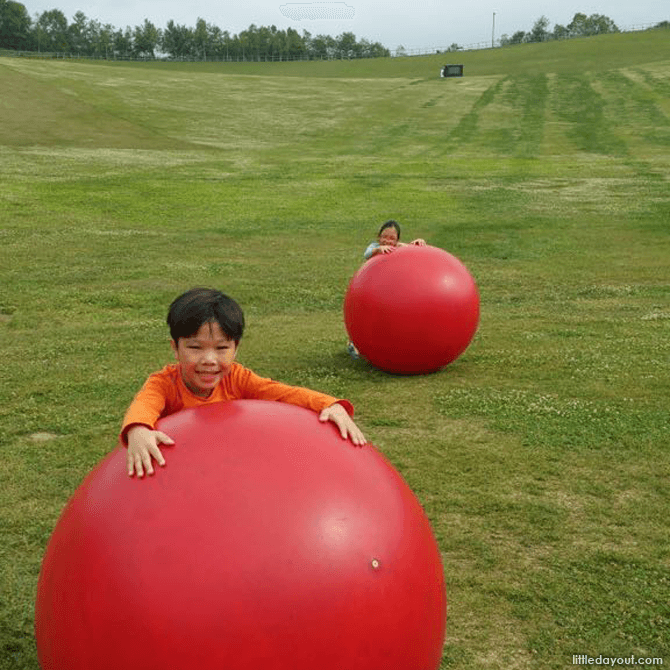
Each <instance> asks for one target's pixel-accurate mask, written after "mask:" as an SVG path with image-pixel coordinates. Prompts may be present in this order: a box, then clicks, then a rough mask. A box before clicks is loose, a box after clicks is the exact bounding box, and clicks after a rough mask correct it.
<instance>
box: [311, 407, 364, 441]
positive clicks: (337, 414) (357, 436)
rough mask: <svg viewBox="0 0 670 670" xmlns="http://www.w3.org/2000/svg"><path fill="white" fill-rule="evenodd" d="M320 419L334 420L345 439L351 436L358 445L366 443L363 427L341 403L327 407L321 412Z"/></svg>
mask: <svg viewBox="0 0 670 670" xmlns="http://www.w3.org/2000/svg"><path fill="white" fill-rule="evenodd" d="M319 421H332V422H333V423H334V424H335V425H336V426H337V427H338V428H339V429H340V435H342V437H343V438H344V439H345V440H346V439H347V438H349V439H350V440H351V441H352V442H353V444H354V445H355V446H357V447H362V446H363V445H364V444H365V443H366V440H365V436H364V435H363V433H362V432H361V429H360V428H359V427H358V426H357V425H356V424H355V423H354V420H353V419H352V418H351V417H350V416H349V414H348V413H347V410H346V409H344V407H342V405H340V404H339V403H335V404H333V405H331V406H330V407H326V409H324V410H323V411H322V412H321V414H319Z"/></svg>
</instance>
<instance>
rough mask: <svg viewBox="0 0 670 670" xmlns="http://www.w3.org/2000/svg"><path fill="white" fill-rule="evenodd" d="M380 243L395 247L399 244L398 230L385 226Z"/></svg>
mask: <svg viewBox="0 0 670 670" xmlns="http://www.w3.org/2000/svg"><path fill="white" fill-rule="evenodd" d="M379 244H381V245H382V246H389V247H395V245H396V244H398V232H397V231H396V229H395V228H384V230H382V232H381V234H380V235H379Z"/></svg>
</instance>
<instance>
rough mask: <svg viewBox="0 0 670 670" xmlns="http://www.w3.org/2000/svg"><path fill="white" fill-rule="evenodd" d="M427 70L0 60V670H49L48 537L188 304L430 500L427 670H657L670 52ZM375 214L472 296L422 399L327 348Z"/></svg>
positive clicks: (662, 647)
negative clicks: (433, 641)
mask: <svg viewBox="0 0 670 670" xmlns="http://www.w3.org/2000/svg"><path fill="white" fill-rule="evenodd" d="M445 58H446V56H431V57H425V58H404V59H382V60H374V61H352V62H344V63H342V62H324V63H286V64H188V65H185V64H168V63H156V64H128V63H88V62H77V61H39V60H27V59H7V58H5V59H0V91H2V92H3V93H2V95H1V96H0V170H1V174H2V178H1V179H2V188H0V279H1V281H0V341H1V342H2V351H3V359H4V363H3V372H2V377H1V379H0V524H1V525H0V532H1V538H0V669H2V670H38V664H37V660H36V652H35V648H34V638H33V629H32V626H33V607H34V595H35V586H36V581H37V576H38V572H39V567H40V561H41V558H42V554H43V551H44V548H45V546H46V543H47V541H48V538H49V536H50V533H51V531H52V529H53V527H54V524H55V522H56V520H57V518H58V515H59V513H60V511H61V509H62V507H63V505H64V504H65V502H66V500H67V499H68V497H69V496H70V495H71V493H72V492H73V491H74V489H75V488H76V486H77V485H78V484H79V483H80V481H81V480H82V479H83V477H84V476H85V474H86V473H87V472H88V471H89V470H90V469H91V468H92V467H93V465H94V464H95V463H96V462H97V461H98V460H99V459H100V458H101V457H102V456H103V454H105V453H107V452H108V451H109V450H110V449H111V448H113V447H114V445H115V436H116V434H117V431H118V428H119V423H120V420H121V417H122V415H123V412H124V410H125V408H126V406H127V404H128V403H129V401H130V399H131V398H132V396H133V394H134V393H135V391H136V390H137V388H138V387H139V385H140V384H141V383H142V381H143V380H144V378H145V377H146V376H147V374H148V373H150V372H152V371H153V370H155V369H157V368H159V367H161V366H162V365H163V364H165V363H166V362H169V360H170V358H171V356H170V350H169V346H168V339H167V335H168V334H167V329H166V327H165V325H164V319H165V312H166V309H167V306H168V304H169V303H170V301H171V300H172V299H173V298H174V297H175V296H176V295H178V294H179V293H180V292H181V291H183V290H185V289H187V288H190V287H191V286H194V285H214V286H217V287H219V288H221V289H223V290H224V291H225V292H227V293H229V294H231V295H233V296H235V297H236V298H237V299H238V300H239V301H240V303H241V304H242V306H243V308H244V309H245V312H246V314H247V321H248V330H247V334H246V335H245V338H244V340H243V342H242V345H241V349H240V353H239V360H240V361H241V362H242V363H244V364H246V365H248V366H250V367H252V368H253V369H255V370H256V371H258V372H260V373H262V374H265V375H267V376H272V377H275V378H278V379H281V380H283V381H286V382H289V383H294V384H300V385H305V386H310V387H313V388H316V389H319V390H323V391H325V392H329V393H331V394H333V395H337V396H344V397H348V398H350V399H351V400H352V401H353V402H354V404H355V406H356V408H357V420H358V423H359V425H360V426H361V427H362V428H363V430H364V431H365V433H366V436H367V437H368V438H369V439H370V440H371V441H372V442H373V443H374V444H375V445H376V446H377V447H378V448H379V449H380V450H381V451H383V452H384V453H385V454H386V455H387V456H388V458H389V459H390V460H391V461H392V462H393V463H394V464H395V465H396V467H397V468H398V469H399V471H400V472H401V473H402V474H403V476H404V477H405V479H406V480H407V482H408V483H409V484H410V485H411V486H412V488H413V489H414V491H415V492H416V494H417V495H418V497H419V499H420V500H421V502H422V504H423V505H424V507H425V509H426V512H427V513H428V515H429V517H430V519H431V522H432V524H433V528H434V531H435V535H436V537H437V540H438V542H439V545H440V548H441V551H442V556H443V561H444V569H445V575H446V582H447V594H448V600H449V615H448V621H447V638H446V644H445V647H444V655H443V662H442V665H441V668H443V669H446V668H458V669H467V670H469V669H473V670H494V669H495V670H516V669H533V670H553V669H564V668H569V667H572V661H573V655H575V654H588V655H590V656H593V657H597V656H599V655H603V656H607V657H628V658H630V657H631V656H635V657H640V658H650V659H651V658H657V659H658V658H661V659H663V660H664V662H665V664H666V665H667V664H670V634H669V633H668V631H669V630H670V541H669V529H670V525H669V523H668V519H669V518H670V493H669V483H670V455H669V451H670V449H669V448H670V401H669V398H670V381H669V379H670V374H669V373H670V33H669V32H668V31H662V30H657V31H649V32H646V33H633V34H626V35H613V36H603V37H599V38H591V39H584V40H573V41H570V42H560V43H549V44H539V45H523V46H517V47H509V48H506V49H496V50H491V51H481V52H472V53H461V54H457V55H455V54H450V55H449V57H448V58H449V59H450V60H451V61H453V60H454V59H455V58H458V62H462V63H463V64H464V66H465V76H464V77H463V78H462V79H461V78H459V79H443V80H441V79H439V78H438V76H437V75H438V71H439V67H440V65H442V64H443V63H444V62H446V61H445ZM8 92H9V93H8ZM387 218H396V219H398V220H399V221H400V222H401V224H402V225H403V226H404V234H405V235H406V236H407V237H423V238H425V239H426V240H428V242H429V243H431V244H433V245H435V246H439V247H442V248H444V249H447V250H448V251H450V252H451V253H453V254H455V255H456V256H458V257H459V258H460V259H461V260H462V261H463V262H464V263H465V264H466V265H467V266H468V268H469V269H470V271H471V272H472V274H473V276H474V277H475V278H476V280H477V282H478V285H479V289H480V293H481V305H482V314H481V323H480V328H479V331H478V333H477V335H476V337H475V339H474V341H473V342H472V344H471V346H470V347H469V349H468V350H467V351H466V352H465V354H464V355H463V356H462V357H461V358H460V359H458V360H457V361H456V362H455V363H453V364H451V365H450V366H448V367H447V368H446V369H444V370H443V371H441V372H439V373H436V374H433V375H428V376H417V377H396V376H391V375H387V374H385V373H383V372H379V371H377V370H374V369H372V368H370V367H369V366H368V365H367V364H366V363H364V362H354V361H352V360H351V359H350V358H349V357H348V356H347V354H346V351H345V345H346V333H345V331H344V327H343V323H342V315H341V306H342V300H343V296H344V292H345V290H346V286H347V282H348V280H349V278H350V277H351V276H352V274H353V273H354V272H355V270H356V269H357V268H358V266H359V265H360V261H361V255H362V250H363V249H364V248H365V246H366V245H367V243H368V242H369V241H370V240H371V239H373V237H374V235H375V232H376V229H377V228H378V226H379V224H380V223H381V222H382V221H384V220H385V219H387ZM120 642H121V641H120ZM315 670H316V669H315ZM343 670H346V669H343ZM380 670H381V669H380ZM407 670H414V669H407Z"/></svg>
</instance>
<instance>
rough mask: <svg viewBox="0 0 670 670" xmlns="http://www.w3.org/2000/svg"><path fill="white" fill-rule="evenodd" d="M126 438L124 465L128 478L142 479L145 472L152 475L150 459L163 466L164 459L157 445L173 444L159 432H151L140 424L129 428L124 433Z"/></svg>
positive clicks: (169, 438)
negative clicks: (135, 475)
mask: <svg viewBox="0 0 670 670" xmlns="http://www.w3.org/2000/svg"><path fill="white" fill-rule="evenodd" d="M126 437H127V439H128V454H127V456H126V464H127V466H128V476H129V477H132V476H133V475H134V474H137V476H138V477H143V476H144V471H145V470H146V473H147V474H148V475H153V474H154V468H153V463H152V462H151V459H152V458H154V459H155V460H156V462H157V463H158V465H161V466H162V465H165V459H164V458H163V454H162V453H161V450H160V448H159V447H158V445H159V444H174V440H173V439H172V438H171V437H169V436H168V435H166V434H165V433H161V431H160V430H151V428H149V427H148V426H143V425H140V424H136V425H134V426H131V427H130V428H129V429H128V431H127V432H126Z"/></svg>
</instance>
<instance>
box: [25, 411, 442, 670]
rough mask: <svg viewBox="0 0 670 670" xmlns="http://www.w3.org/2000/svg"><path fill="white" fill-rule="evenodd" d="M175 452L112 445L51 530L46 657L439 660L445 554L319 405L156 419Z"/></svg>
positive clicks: (276, 662)
mask: <svg viewBox="0 0 670 670" xmlns="http://www.w3.org/2000/svg"><path fill="white" fill-rule="evenodd" d="M158 428H159V429H160V430H162V431H164V432H165V433H167V434H168V435H170V436H171V437H172V438H173V439H174V440H175V446H171V447H164V454H165V457H166V465H165V467H163V468H161V467H158V468H157V471H156V474H155V475H153V476H150V477H145V478H144V479H137V478H135V477H133V478H130V477H128V475H127V474H126V467H125V449H123V448H117V449H116V450H114V451H113V452H112V453H110V454H109V455H108V456H107V457H105V458H104V459H103V460H102V461H101V462H100V464H99V465H98V466H97V467H96V468H95V469H94V470H93V471H92V472H91V473H90V474H89V476H88V477H87V478H86V479H85V480H84V482H83V483H82V484H81V486H80V487H79V488H78V489H77V490H76V492H75V493H74V495H73V496H72V498H71V499H70V501H69V502H68V504H67V505H66V507H65V509H64V510H63V513H62V515H61V517H60V519H59V521H58V523H57V525H56V527H55V530H54V532H53V534H52V536H51V539H50V541H49V543H48V546H47V549H46V552H45V555H44V559H43V563H42V569H41V572H40V577H39V582H38V589H37V601H36V608H35V634H36V641H37V649H38V658H39V661H40V664H41V667H42V669H43V670H120V669H123V670H140V669H141V670H166V669H167V668H169V669H170V670H222V669H224V668H225V669H226V670H243V669H244V670H259V669H260V668H263V669H264V670H315V668H318V669H319V670H343V669H345V668H346V670H380V668H384V669H385V670H386V669H388V670H436V669H437V668H438V667H439V664H440V658H441V651H442V645H443V640H444V630H445V622H446V595H445V589H444V578H443V571H442V563H441V559H440V553H439V550H438V548H437V545H436V542H435V539H434V537H433V534H432V531H431V528H430V524H429V522H428V520H427V518H426V516H425V514H424V512H423V510H422V508H421V506H420V505H419V503H418V501H417V499H416V498H415V496H414V494H413V493H412V492H411V490H410V489H409V487H408V486H407V485H406V484H405V482H404V481H403V480H402V478H401V477H400V475H399V474H398V473H397V472H396V471H395V470H394V469H393V467H392V466H391V465H390V464H389V463H388V462H387V461H386V459H385V458H384V457H383V456H381V455H380V454H379V452H377V451H376V450H375V449H374V448H372V447H371V446H369V445H368V446H365V447H363V448H356V447H354V446H353V445H352V444H351V442H349V441H345V440H343V439H342V438H341V437H340V436H339V433H338V432H337V430H336V429H335V426H333V425H332V424H324V423H320V422H319V421H318V417H317V415H316V414H315V413H314V412H310V411H309V410H305V409H302V408H298V407H294V406H291V405H287V404H284V403H280V402H268V401H259V400H238V401H233V402H227V403H217V404H212V405H205V406H202V407H199V408H196V409H190V410H185V411H182V412H179V413H177V414H174V415H172V416H170V417H167V418H165V419H163V420H161V421H160V422H159V425H158Z"/></svg>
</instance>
